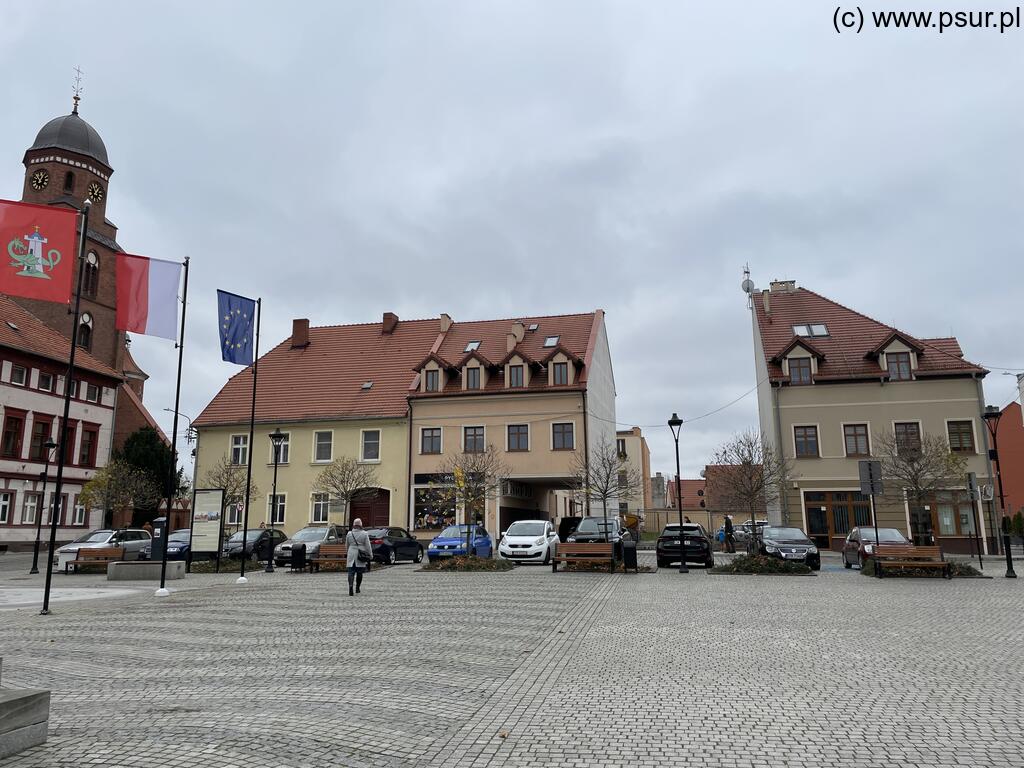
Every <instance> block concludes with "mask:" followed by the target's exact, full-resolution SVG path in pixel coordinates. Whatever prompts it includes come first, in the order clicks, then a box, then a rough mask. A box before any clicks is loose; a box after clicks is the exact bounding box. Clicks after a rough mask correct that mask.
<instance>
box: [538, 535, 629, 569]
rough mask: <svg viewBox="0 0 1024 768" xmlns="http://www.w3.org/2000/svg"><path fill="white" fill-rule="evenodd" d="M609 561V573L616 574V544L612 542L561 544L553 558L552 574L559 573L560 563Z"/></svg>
mask: <svg viewBox="0 0 1024 768" xmlns="http://www.w3.org/2000/svg"><path fill="white" fill-rule="evenodd" d="M602 558H604V559H605V560H607V561H608V573H615V544H614V543H612V542H603V541H594V542H572V543H566V544H559V545H558V548H557V549H556V550H555V556H554V557H552V558H551V572H552V573H558V564H559V563H576V562H591V563H592V562H595V561H599V560H601V559H602Z"/></svg>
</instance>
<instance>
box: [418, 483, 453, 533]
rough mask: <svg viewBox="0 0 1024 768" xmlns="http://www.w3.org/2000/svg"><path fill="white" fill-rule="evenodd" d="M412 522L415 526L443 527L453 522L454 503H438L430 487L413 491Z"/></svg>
mask: <svg viewBox="0 0 1024 768" xmlns="http://www.w3.org/2000/svg"><path fill="white" fill-rule="evenodd" d="M414 498H415V504H414V512H413V522H414V524H415V527H416V528H444V527H445V526H446V525H454V524H455V504H454V503H451V504H443V503H439V500H438V499H437V494H436V493H434V492H433V491H431V489H430V488H417V489H416V491H415V497H414Z"/></svg>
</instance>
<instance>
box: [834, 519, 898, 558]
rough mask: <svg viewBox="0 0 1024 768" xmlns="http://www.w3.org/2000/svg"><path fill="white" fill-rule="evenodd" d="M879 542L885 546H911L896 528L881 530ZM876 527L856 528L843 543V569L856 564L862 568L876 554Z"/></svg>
mask: <svg viewBox="0 0 1024 768" xmlns="http://www.w3.org/2000/svg"><path fill="white" fill-rule="evenodd" d="M878 540H879V541H880V542H882V543H883V544H909V543H910V541H909V540H908V539H907V537H906V536H904V535H903V534H902V533H900V532H899V530H898V529H896V528H879V529H878ZM874 550H875V527H874V526H873V525H865V526H861V527H857V528H854V529H853V530H852V531H850V533H849V534H848V535H847V537H846V541H844V542H843V567H844V568H852V567H853V564H854V563H856V564H857V565H858V566H860V567H861V568H863V567H864V563H865V562H866V561H867V559H868V558H869V557H871V555H872V554H873V553H874Z"/></svg>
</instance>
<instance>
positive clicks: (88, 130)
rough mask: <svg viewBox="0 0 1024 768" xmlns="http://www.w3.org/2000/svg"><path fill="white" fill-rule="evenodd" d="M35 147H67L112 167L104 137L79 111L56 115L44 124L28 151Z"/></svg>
mask: <svg viewBox="0 0 1024 768" xmlns="http://www.w3.org/2000/svg"><path fill="white" fill-rule="evenodd" d="M35 149H66V150H67V151H68V152H77V153H78V154H80V155H85V156H86V157H91V158H92V159H93V160H98V161H99V162H101V163H103V164H104V165H105V166H107V167H108V168H109V167H110V161H109V160H107V148H106V147H105V146H104V145H103V139H101V138H100V135H99V134H98V133H96V129H95V128H93V127H92V126H91V125H89V124H88V123H87V122H85V120H83V119H82V118H80V117H79V116H78V113H77V112H73V113H72V114H70V115H62V116H61V117H55V118H53V120H51V121H50V122H48V123H47V124H46V125H44V126H43V128H42V130H40V131H39V134H38V135H37V136H36V140H35V143H34V144H33V145H32V146H31V147H29V149H28V151H29V152H31V151H32V150H35Z"/></svg>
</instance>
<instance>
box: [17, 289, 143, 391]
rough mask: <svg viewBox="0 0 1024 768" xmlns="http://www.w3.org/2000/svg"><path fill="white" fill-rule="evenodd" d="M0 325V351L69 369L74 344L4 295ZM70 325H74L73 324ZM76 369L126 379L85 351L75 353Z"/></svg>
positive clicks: (80, 350)
mask: <svg viewBox="0 0 1024 768" xmlns="http://www.w3.org/2000/svg"><path fill="white" fill-rule="evenodd" d="M0 321H2V322H0V347H8V348H9V349H16V350H18V351H19V352H25V353H27V354H30V355H37V356H38V357H45V358H47V359H48V360H56V361H57V362H60V363H63V364H64V365H65V366H66V365H67V363H68V353H69V352H70V351H71V343H70V340H69V339H68V338H66V337H65V336H64V335H63V334H61V333H60V332H58V331H55V330H54V329H53V328H51V327H50V326H48V325H47V324H46V323H44V322H43V321H42V320H40V319H39V318H38V317H36V316H35V315H33V314H32V313H31V312H29V311H28V310H26V309H24V308H23V307H21V306H20V305H18V304H15V303H14V302H13V301H12V300H11V299H10V298H9V297H8V296H6V295H4V294H0ZM12 324H13V326H14V327H12ZM68 324H69V325H70V324H71V321H70V320H68ZM75 367H76V368H80V369H82V370H83V371H92V372H93V373H98V374H100V375H101V376H107V377H108V378H111V379H117V380H118V381H120V380H121V379H122V378H123V377H122V376H121V375H120V374H118V373H117V371H115V370H114V369H113V368H111V367H110V366H108V365H106V364H105V363H103V362H101V361H99V360H97V359H96V358H95V357H93V356H92V355H90V354H89V353H88V352H86V351H85V350H84V349H78V350H77V351H76V352H75Z"/></svg>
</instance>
